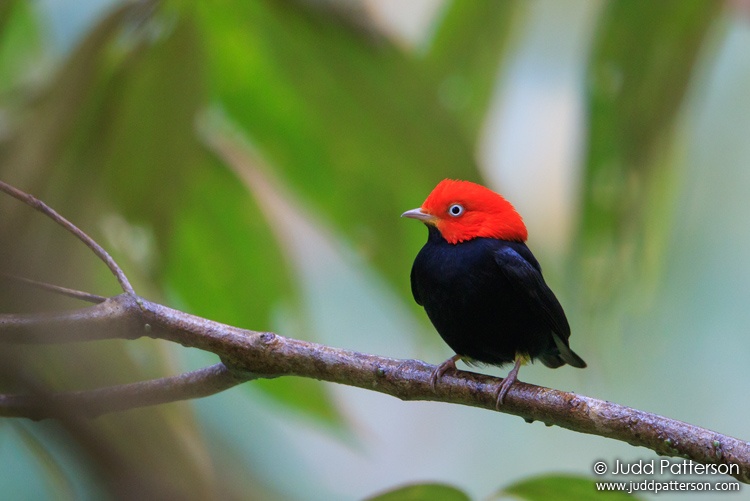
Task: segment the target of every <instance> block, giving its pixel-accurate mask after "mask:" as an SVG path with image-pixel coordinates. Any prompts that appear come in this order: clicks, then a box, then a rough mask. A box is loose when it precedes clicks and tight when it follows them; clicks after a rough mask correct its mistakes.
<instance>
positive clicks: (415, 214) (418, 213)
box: [401, 207, 436, 223]
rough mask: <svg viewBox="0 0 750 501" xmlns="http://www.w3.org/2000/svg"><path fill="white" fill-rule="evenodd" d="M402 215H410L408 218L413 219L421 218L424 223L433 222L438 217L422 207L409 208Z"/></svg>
mask: <svg viewBox="0 0 750 501" xmlns="http://www.w3.org/2000/svg"><path fill="white" fill-rule="evenodd" d="M401 217H408V218H411V219H419V220H420V221H422V222H423V223H431V222H433V221H434V220H435V219H436V218H435V216H433V215H432V214H430V213H428V212H425V211H423V210H422V208H421V207H420V208H416V209H412V210H408V211H406V212H404V213H403V214H401Z"/></svg>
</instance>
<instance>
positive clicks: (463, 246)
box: [411, 225, 586, 368]
mask: <svg viewBox="0 0 750 501" xmlns="http://www.w3.org/2000/svg"><path fill="white" fill-rule="evenodd" d="M427 227H428V229H429V236H428V239H427V243H426V244H425V245H424V247H423V248H422V250H421V251H420V252H419V254H418V255H417V258H416V260H415V261H414V266H413V267H412V271H411V287H412V293H413V294H414V299H415V300H416V301H417V303H419V304H420V305H422V306H424V309H425V311H426V312H427V315H428V316H429V318H430V320H431V321H432V323H433V325H434V326H435V328H436V329H437V331H438V333H440V336H441V337H442V338H443V340H445V342H446V343H448V346H450V347H451V348H452V349H453V350H454V351H455V352H456V354H458V355H461V356H462V357H467V358H468V359H470V360H469V361H472V360H473V361H477V362H484V363H488V364H492V365H502V364H505V363H508V362H513V361H514V360H515V359H516V356H517V355H521V356H524V355H528V356H529V357H530V358H531V359H534V358H539V359H540V360H541V361H542V363H544V364H545V365H546V366H548V367H552V368H556V367H560V366H561V365H564V364H565V363H568V364H570V365H573V366H575V367H585V366H586V364H585V362H584V361H583V360H582V359H581V358H580V357H579V356H578V355H576V354H575V353H573V351H571V350H570V347H569V346H568V338H569V337H570V326H569V325H568V320H567V319H566V317H565V312H564V311H563V309H562V306H560V303H559V302H558V301H557V298H556V297H555V295H554V294H553V293H552V291H551V290H550V288H549V287H548V286H547V284H546V283H545V282H544V278H543V277H542V270H541V268H540V266H539V263H538V262H537V260H536V258H534V255H533V254H532V253H531V251H530V250H529V248H528V247H527V246H526V244H524V243H522V242H512V241H507V240H498V239H493V238H475V239H473V240H469V241H466V242H461V243H458V244H450V243H448V242H447V241H446V240H445V239H444V238H443V237H442V236H441V235H440V232H439V231H438V230H437V229H436V228H435V227H434V226H432V225H427Z"/></svg>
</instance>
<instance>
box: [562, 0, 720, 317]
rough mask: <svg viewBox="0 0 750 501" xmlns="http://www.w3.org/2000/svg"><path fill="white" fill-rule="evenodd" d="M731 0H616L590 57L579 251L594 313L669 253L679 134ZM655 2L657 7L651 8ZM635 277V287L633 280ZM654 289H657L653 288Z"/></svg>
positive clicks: (580, 273)
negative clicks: (686, 103) (702, 62)
mask: <svg viewBox="0 0 750 501" xmlns="http://www.w3.org/2000/svg"><path fill="white" fill-rule="evenodd" d="M721 8H722V4H721V2H704V1H702V0H688V1H682V0H666V1H663V2H657V3H654V2H649V1H648V0H636V1H632V2H622V1H621V2H609V3H608V4H607V7H606V8H605V10H604V13H603V14H602V18H601V21H600V24H599V32H598V36H597V38H596V41H595V43H594V47H593V54H592V56H591V61H590V64H589V89H588V90H589V92H588V99H589V123H590V125H589V130H590V133H589V149H588V159H587V162H586V169H585V175H584V179H583V195H582V207H583V210H582V214H581V220H580V224H579V232H578V233H579V235H578V238H576V239H575V242H576V243H577V246H576V249H575V251H574V255H575V256H577V259H578V260H579V264H580V265H581V268H574V271H573V273H572V274H573V275H575V277H577V278H575V279H573V280H574V281H580V280H585V281H586V284H585V285H586V287H581V285H582V284H580V283H579V284H578V285H577V286H576V288H577V290H583V291H585V295H580V296H579V298H580V299H581V300H582V301H583V304H582V305H581V307H582V309H583V310H584V312H585V313H584V315H590V314H592V313H593V312H595V311H597V310H599V311H608V308H607V306H611V305H612V304H613V303H615V302H616V301H615V299H616V298H617V297H618V296H621V295H623V294H631V290H632V286H633V285H634V284H636V285H638V288H639V289H640V291H639V292H638V294H640V295H643V287H642V286H643V279H644V277H648V276H651V277H653V276H654V274H653V273H652V272H653V270H654V268H655V267H658V266H659V264H660V262H661V256H662V254H663V253H662V250H663V246H664V244H665V240H666V238H667V236H668V231H664V230H665V228H666V227H667V226H668V223H669V221H670V217H669V214H670V207H671V203H670V202H671V200H670V197H669V193H670V190H669V186H670V185H671V184H672V183H673V180H674V179H673V175H672V172H671V167H670V166H671V165H672V163H673V162H672V161H671V159H670V158H669V153H670V142H671V139H672V136H673V134H674V131H675V127H674V126H675V122H676V120H677V117H678V116H679V112H680V110H681V105H682V103H683V100H684V97H685V94H686V92H687V89H688V85H689V83H690V75H691V74H692V72H693V69H694V67H695V64H696V61H697V59H698V56H699V54H700V52H701V47H702V43H703V41H704V40H705V39H706V36H707V34H708V31H709V28H710V27H711V26H712V24H713V22H714V20H715V19H716V17H717V15H718V14H719V13H720V11H721ZM645 11H648V15H644V12H645ZM628 285H630V287H628ZM644 296H646V297H647V295H644Z"/></svg>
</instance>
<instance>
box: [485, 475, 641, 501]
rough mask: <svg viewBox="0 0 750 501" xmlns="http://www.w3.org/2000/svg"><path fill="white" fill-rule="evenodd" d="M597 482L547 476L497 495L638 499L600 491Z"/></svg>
mask: <svg viewBox="0 0 750 501" xmlns="http://www.w3.org/2000/svg"><path fill="white" fill-rule="evenodd" d="M596 483H597V481H596V480H593V479H590V478H582V477H574V476H570V475H546V476H541V477H533V478H529V479H526V480H522V481H520V482H516V483H514V484H513V485H509V486H508V487H505V488H504V489H502V490H501V491H500V492H498V493H497V497H498V498H503V497H507V496H509V497H511V498H512V499H519V500H524V501H546V500H549V499H556V500H560V501H565V500H568V499H570V500H574V499H575V500H578V501H589V500H597V499H608V500H610V501H628V500H633V499H638V498H637V497H636V496H633V495H632V494H628V493H627V492H617V491H606V492H602V491H598V490H597V489H596Z"/></svg>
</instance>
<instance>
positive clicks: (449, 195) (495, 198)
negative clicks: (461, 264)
mask: <svg viewBox="0 0 750 501" xmlns="http://www.w3.org/2000/svg"><path fill="white" fill-rule="evenodd" d="M421 211H422V212H423V213H425V215H429V218H428V219H425V222H426V223H428V224H433V225H435V227H437V229H438V230H439V231H440V234H441V235H442V236H443V238H445V239H446V240H447V241H448V242H449V243H452V244H457V243H459V242H464V241H466V240H471V239H473V238H480V237H486V238H498V239H501V240H514V241H518V242H524V241H526V238H527V236H528V233H527V231H526V225H525V224H524V223H523V219H521V216H520V215H519V214H518V212H516V209H515V208H514V207H513V205H511V203H510V202H508V201H507V200H505V199H504V198H503V197H502V196H500V195H499V194H497V193H495V192H494V191H492V190H490V189H489V188H485V187H484V186H481V185H479V184H476V183H472V182H470V181H458V180H454V179H444V180H442V181H440V183H438V185H437V186H436V187H435V189H434V190H432V193H430V195H429V196H428V197H427V199H426V200H425V201H424V203H423V204H422V207H421Z"/></svg>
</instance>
